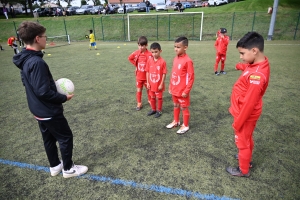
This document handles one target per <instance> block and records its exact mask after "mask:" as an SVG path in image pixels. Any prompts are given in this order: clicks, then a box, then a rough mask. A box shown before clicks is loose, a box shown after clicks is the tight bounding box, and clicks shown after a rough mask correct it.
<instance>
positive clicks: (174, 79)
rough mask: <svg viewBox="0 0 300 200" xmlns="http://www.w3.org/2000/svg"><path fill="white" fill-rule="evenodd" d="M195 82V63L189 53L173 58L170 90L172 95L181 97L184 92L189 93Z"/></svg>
mask: <svg viewBox="0 0 300 200" xmlns="http://www.w3.org/2000/svg"><path fill="white" fill-rule="evenodd" d="M193 83H194V65H193V61H192V60H191V59H190V57H189V56H188V55H187V54H184V55H181V56H176V57H175V58H174V60H173V68H172V73H171V80H170V85H169V91H170V93H171V94H172V95H174V96H178V97H181V96H182V93H185V94H189V93H190V91H191V89H192V87H193Z"/></svg>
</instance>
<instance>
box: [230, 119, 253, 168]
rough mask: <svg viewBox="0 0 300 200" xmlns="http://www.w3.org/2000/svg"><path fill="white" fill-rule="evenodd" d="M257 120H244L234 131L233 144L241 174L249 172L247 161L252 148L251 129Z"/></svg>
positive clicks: (248, 161)
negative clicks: (240, 126) (236, 150)
mask: <svg viewBox="0 0 300 200" xmlns="http://www.w3.org/2000/svg"><path fill="white" fill-rule="evenodd" d="M256 122H257V121H246V122H245V123H244V125H243V126H242V128H241V129H240V130H239V131H235V144H236V147H237V148H238V151H239V153H238V156H239V167H240V169H241V171H242V173H243V174H247V173H248V172H249V163H250V161H251V159H252V152H253V148H254V141H253V131H254V129H255V126H256Z"/></svg>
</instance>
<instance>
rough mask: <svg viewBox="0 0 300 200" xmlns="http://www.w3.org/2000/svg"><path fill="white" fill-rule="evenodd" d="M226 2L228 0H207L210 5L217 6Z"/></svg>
mask: <svg viewBox="0 0 300 200" xmlns="http://www.w3.org/2000/svg"><path fill="white" fill-rule="evenodd" d="M226 3H228V0H208V4H209V5H210V6H219V5H222V4H226Z"/></svg>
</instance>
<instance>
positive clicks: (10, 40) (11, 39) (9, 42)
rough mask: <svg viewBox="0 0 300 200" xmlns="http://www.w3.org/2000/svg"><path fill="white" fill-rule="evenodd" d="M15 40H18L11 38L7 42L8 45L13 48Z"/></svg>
mask: <svg viewBox="0 0 300 200" xmlns="http://www.w3.org/2000/svg"><path fill="white" fill-rule="evenodd" d="M15 40H16V38H15V37H9V38H8V40H7V45H8V46H12V45H13V43H14V41H15Z"/></svg>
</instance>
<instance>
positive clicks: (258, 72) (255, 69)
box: [226, 32, 270, 177]
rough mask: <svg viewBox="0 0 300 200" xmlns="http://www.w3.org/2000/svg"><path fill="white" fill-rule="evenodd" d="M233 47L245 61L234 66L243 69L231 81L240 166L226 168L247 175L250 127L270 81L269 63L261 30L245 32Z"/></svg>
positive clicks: (254, 121)
mask: <svg viewBox="0 0 300 200" xmlns="http://www.w3.org/2000/svg"><path fill="white" fill-rule="evenodd" d="M236 47H237V49H238V51H239V53H240V58H241V59H242V60H243V61H244V63H239V64H237V65H236V69H237V70H242V71H243V72H242V74H241V76H240V77H239V78H238V80H237V81H236V82H235V84H234V85H233V88H232V94H231V98H230V99H231V100H230V102H231V106H230V108H229V112H230V113H231V115H232V116H233V124H232V128H233V130H234V134H235V144H236V146H237V148H238V155H237V156H236V158H237V159H238V160H239V166H238V167H228V168H227V169H226V170H227V172H228V173H230V174H231V175H233V176H244V177H249V176H250V170H249V168H250V167H251V166H252V163H251V159H252V152H253V148H254V141H253V131H254V129H255V126H256V122H257V120H258V118H259V116H260V115H261V112H262V105H263V102H262V97H263V96H264V94H265V92H266V89H267V87H268V84H269V77H270V64H269V61H268V58H267V57H265V55H264V53H263V51H264V38H263V37H262V36H261V35H260V34H258V33H256V32H248V33H247V34H246V35H245V36H244V37H243V38H241V39H240V40H239V41H238V43H237V45H236Z"/></svg>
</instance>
